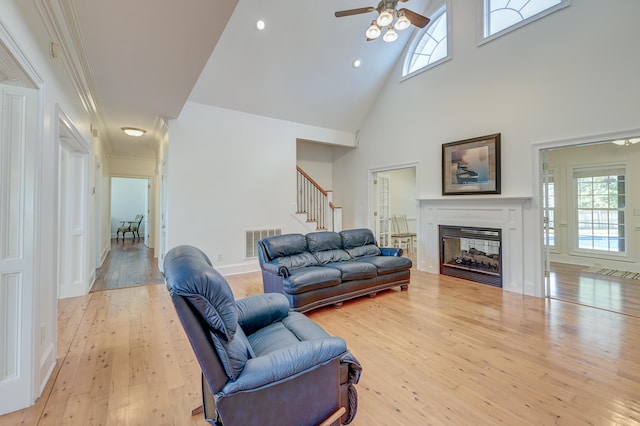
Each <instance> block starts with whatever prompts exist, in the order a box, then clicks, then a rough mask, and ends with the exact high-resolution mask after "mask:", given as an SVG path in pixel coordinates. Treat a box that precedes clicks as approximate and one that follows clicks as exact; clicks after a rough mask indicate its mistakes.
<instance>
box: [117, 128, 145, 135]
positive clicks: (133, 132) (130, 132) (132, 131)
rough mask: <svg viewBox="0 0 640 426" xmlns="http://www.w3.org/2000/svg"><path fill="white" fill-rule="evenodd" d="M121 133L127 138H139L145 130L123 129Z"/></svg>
mask: <svg viewBox="0 0 640 426" xmlns="http://www.w3.org/2000/svg"><path fill="white" fill-rule="evenodd" d="M122 131H123V132H125V133H126V134H127V135H129V136H133V137H135V138H137V137H140V136H142V135H144V134H145V133H147V131H146V130H142V129H137V128H135V127H123V128H122Z"/></svg>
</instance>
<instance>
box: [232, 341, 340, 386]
mask: <svg viewBox="0 0 640 426" xmlns="http://www.w3.org/2000/svg"><path fill="white" fill-rule="evenodd" d="M346 351H347V344H346V343H345V341H344V340H343V339H341V338H340V337H327V338H324V339H313V340H306V341H302V342H300V343H297V344H295V345H291V346H287V347H286V348H282V349H279V350H277V351H273V352H270V353H268V354H266V355H262V356H259V357H256V358H251V359H250V360H249V361H247V363H246V364H245V366H244V369H243V370H242V373H240V375H239V376H238V378H237V379H236V380H230V381H229V382H228V383H227V384H226V385H225V386H224V387H223V388H222V390H221V391H220V394H222V395H231V394H234V393H238V392H247V391H252V390H258V388H260V387H262V386H267V385H271V384H276V383H277V382H279V381H283V380H287V379H289V378H293V377H294V376H296V375H299V374H301V373H304V372H305V371H307V370H311V369H313V368H314V367H317V366H318V365H322V364H325V363H327V362H329V361H331V360H332V359H334V358H338V357H341V356H342V355H343V354H344V353H345V352H346Z"/></svg>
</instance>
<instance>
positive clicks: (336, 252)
mask: <svg viewBox="0 0 640 426" xmlns="http://www.w3.org/2000/svg"><path fill="white" fill-rule="evenodd" d="M307 246H308V248H309V251H310V252H311V253H313V255H314V256H315V257H316V259H318V262H319V264H320V265H326V264H327V263H330V262H341V261H345V260H351V256H349V253H347V252H346V251H344V250H343V249H342V237H341V236H340V234H338V233H337V232H310V233H308V234H307Z"/></svg>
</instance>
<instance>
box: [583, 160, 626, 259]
mask: <svg viewBox="0 0 640 426" xmlns="http://www.w3.org/2000/svg"><path fill="white" fill-rule="evenodd" d="M618 170H619V169H618ZM590 173H593V175H592V176H589V174H590ZM609 173H610V174H609V175H606V172H605V174H604V175H603V170H602V169H600V170H598V169H593V170H589V169H576V170H574V176H575V180H574V181H575V189H576V205H577V211H576V218H577V234H578V241H577V246H578V248H580V249H586V250H601V251H610V252H624V250H625V242H624V238H625V226H624V204H625V194H624V189H625V185H624V175H619V174H616V175H614V174H612V173H611V172H609Z"/></svg>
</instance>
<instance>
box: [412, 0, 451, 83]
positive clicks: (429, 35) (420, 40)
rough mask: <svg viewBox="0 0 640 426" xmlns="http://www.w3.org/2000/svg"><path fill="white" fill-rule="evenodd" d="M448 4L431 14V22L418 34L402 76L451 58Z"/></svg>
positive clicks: (415, 72)
mask: <svg viewBox="0 0 640 426" xmlns="http://www.w3.org/2000/svg"><path fill="white" fill-rule="evenodd" d="M448 31H449V25H448V22H447V6H446V4H445V5H444V6H442V7H441V8H440V9H439V10H438V11H437V12H436V13H434V14H432V15H431V22H430V23H429V25H427V26H426V27H424V28H423V29H422V30H421V31H420V32H419V33H417V34H416V37H415V38H414V41H413V42H412V44H411V47H410V48H409V50H408V53H407V55H406V57H405V61H404V67H403V69H402V77H403V78H404V77H409V76H412V75H414V74H417V73H418V72H421V71H424V70H426V69H428V68H431V67H433V66H435V65H436V64H439V63H441V62H443V61H444V60H445V59H448V58H449V48H448V46H447V36H448Z"/></svg>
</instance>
